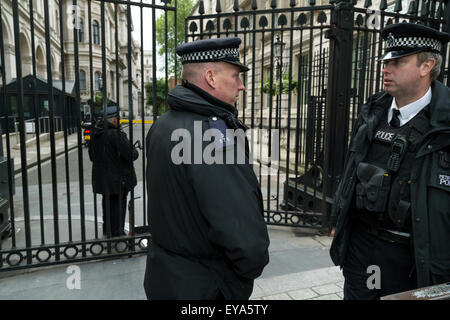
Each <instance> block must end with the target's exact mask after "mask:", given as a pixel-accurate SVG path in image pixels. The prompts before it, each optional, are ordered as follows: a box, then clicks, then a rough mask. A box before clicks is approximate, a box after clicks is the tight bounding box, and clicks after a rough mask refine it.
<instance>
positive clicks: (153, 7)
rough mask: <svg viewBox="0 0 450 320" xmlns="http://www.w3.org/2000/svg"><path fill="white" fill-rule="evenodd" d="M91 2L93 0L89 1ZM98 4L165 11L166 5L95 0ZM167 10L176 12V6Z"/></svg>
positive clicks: (120, 0)
mask: <svg viewBox="0 0 450 320" xmlns="http://www.w3.org/2000/svg"><path fill="white" fill-rule="evenodd" d="M89 1H91V0H89ZM93 1H97V2H106V3H115V4H122V5H133V6H140V7H142V8H152V9H162V10H164V5H156V4H155V3H154V2H152V3H151V4H150V3H137V2H131V1H130V0H93ZM167 10H173V11H175V10H176V8H175V6H173V7H167Z"/></svg>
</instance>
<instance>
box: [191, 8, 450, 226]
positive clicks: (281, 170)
mask: <svg viewBox="0 0 450 320" xmlns="http://www.w3.org/2000/svg"><path fill="white" fill-rule="evenodd" d="M325 2H327V1H322V2H320V3H321V4H322V5H316V1H313V0H309V1H295V0H291V1H276V0H273V1H257V0H253V1H234V2H233V1H216V6H215V7H208V4H207V3H206V6H205V1H199V5H198V7H197V11H196V15H194V16H191V17H189V18H188V19H187V21H186V40H187V41H192V40H195V39H204V38H211V37H231V36H238V37H240V38H241V39H242V40H243V45H241V54H242V61H243V62H244V63H245V64H246V65H247V66H249V67H250V69H251V70H250V71H248V72H247V74H246V75H244V84H245V85H246V91H245V93H244V94H243V95H242V96H241V99H240V101H239V103H238V108H239V110H240V117H241V118H242V119H243V120H244V122H245V124H246V125H247V126H249V127H250V128H253V130H252V135H253V136H256V137H257V138H256V139H255V140H257V141H256V142H254V143H253V144H252V145H253V146H254V148H255V150H254V154H256V155H257V156H256V157H254V158H255V160H256V161H255V162H254V168H255V170H256V172H257V175H258V176H259V181H260V184H261V188H262V190H263V195H264V199H265V213H266V221H267V223H268V224H275V225H289V226H298V227H312V228H323V229H324V230H326V229H327V226H328V218H329V214H330V205H331V203H332V197H333V194H334V192H335V190H336V187H337V183H338V182H339V179H340V175H341V171H342V169H343V162H344V157H345V153H346V149H347V144H348V140H349V133H350V131H351V127H352V123H353V121H354V120H355V119H356V116H357V113H358V106H359V105H360V104H361V103H363V102H364V101H365V100H366V99H367V97H368V96H369V95H371V94H373V93H375V92H377V91H380V90H381V89H382V77H381V63H380V62H379V61H378V57H380V55H381V53H382V52H383V45H382V43H381V41H380V30H381V29H382V28H383V27H384V26H385V25H387V24H391V23H396V22H401V21H409V22H417V23H421V24H425V25H429V26H432V27H434V28H437V29H440V30H444V31H447V32H448V31H450V4H449V2H448V1H444V0H440V1H439V0H437V1H434V0H428V1H424V0H411V1H402V0H396V1H391V2H389V5H388V1H386V0H381V1H377V2H375V1H367V0H366V1H353V0H348V1H342V0H341V1H339V0H338V1H336V0H332V1H329V2H328V3H329V4H325ZM372 3H373V5H372ZM209 5H210V3H209ZM224 7H225V8H231V7H232V10H223V8H224ZM444 51H445V55H444V66H443V70H442V74H441V77H440V80H441V81H443V82H444V83H446V84H447V85H449V84H450V71H449V61H450V60H449V54H448V49H445V50H444ZM255 132H256V133H255ZM264 137H267V138H266V139H264ZM274 142H275V147H276V148H278V152H275V153H276V154H277V156H278V159H273V158H272V157H271V155H273V149H271V146H272V144H274Z"/></svg>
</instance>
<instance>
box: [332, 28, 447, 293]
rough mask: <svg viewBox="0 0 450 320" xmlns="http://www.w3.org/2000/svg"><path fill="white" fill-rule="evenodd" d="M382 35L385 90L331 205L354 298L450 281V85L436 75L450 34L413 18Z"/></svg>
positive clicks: (361, 122) (367, 107) (361, 119)
mask: <svg viewBox="0 0 450 320" xmlns="http://www.w3.org/2000/svg"><path fill="white" fill-rule="evenodd" d="M381 35H382V38H383V40H384V45H385V54H384V56H383V57H382V58H381V61H382V63H383V70H382V74H383V84H384V91H382V92H379V93H377V94H375V95H373V96H371V97H369V99H368V100H367V102H366V103H365V104H363V105H362V106H361V107H360V113H359V116H358V119H357V120H356V123H355V126H354V129H353V133H352V139H351V142H350V146H349V151H348V155H347V160H346V163H345V166H344V171H343V176H342V179H341V180H340V183H339V186H338V189H337V192H336V195H335V198H334V204H333V208H332V226H333V228H332V235H334V238H333V242H332V245H331V249H330V254H331V258H332V260H333V262H334V263H335V264H336V265H340V266H341V267H342V269H343V275H344V278H345V283H344V299H349V300H350V299H361V300H362V299H364V300H366V299H367V300H372V299H379V298H380V297H383V296H386V295H391V294H395V293H398V292H403V291H408V290H412V289H415V288H420V287H425V286H430V285H434V284H440V283H443V282H446V281H450V183H449V181H450V88H449V87H448V86H445V85H444V84H442V83H441V82H439V81H438V80H437V78H438V77H439V74H440V72H441V69H442V65H443V61H442V52H444V50H445V49H446V44H447V42H448V41H449V40H450V35H449V34H448V33H445V32H440V31H438V30H435V29H432V28H430V27H426V26H423V25H419V24H412V23H398V24H392V25H388V26H386V27H385V28H384V29H383V30H382V33H381Z"/></svg>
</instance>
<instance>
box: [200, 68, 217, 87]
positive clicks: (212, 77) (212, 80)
mask: <svg viewBox="0 0 450 320" xmlns="http://www.w3.org/2000/svg"><path fill="white" fill-rule="evenodd" d="M203 75H204V77H205V81H206V83H207V84H208V86H210V87H211V88H212V89H215V88H216V74H215V72H214V71H213V70H212V69H206V71H205V72H204V74H203Z"/></svg>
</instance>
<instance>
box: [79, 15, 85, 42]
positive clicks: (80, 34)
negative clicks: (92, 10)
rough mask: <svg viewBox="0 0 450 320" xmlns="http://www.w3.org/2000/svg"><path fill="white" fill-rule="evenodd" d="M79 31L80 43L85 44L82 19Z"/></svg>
mask: <svg viewBox="0 0 450 320" xmlns="http://www.w3.org/2000/svg"><path fill="white" fill-rule="evenodd" d="M79 27H80V29H78V42H84V21H83V19H81V18H80V21H79Z"/></svg>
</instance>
